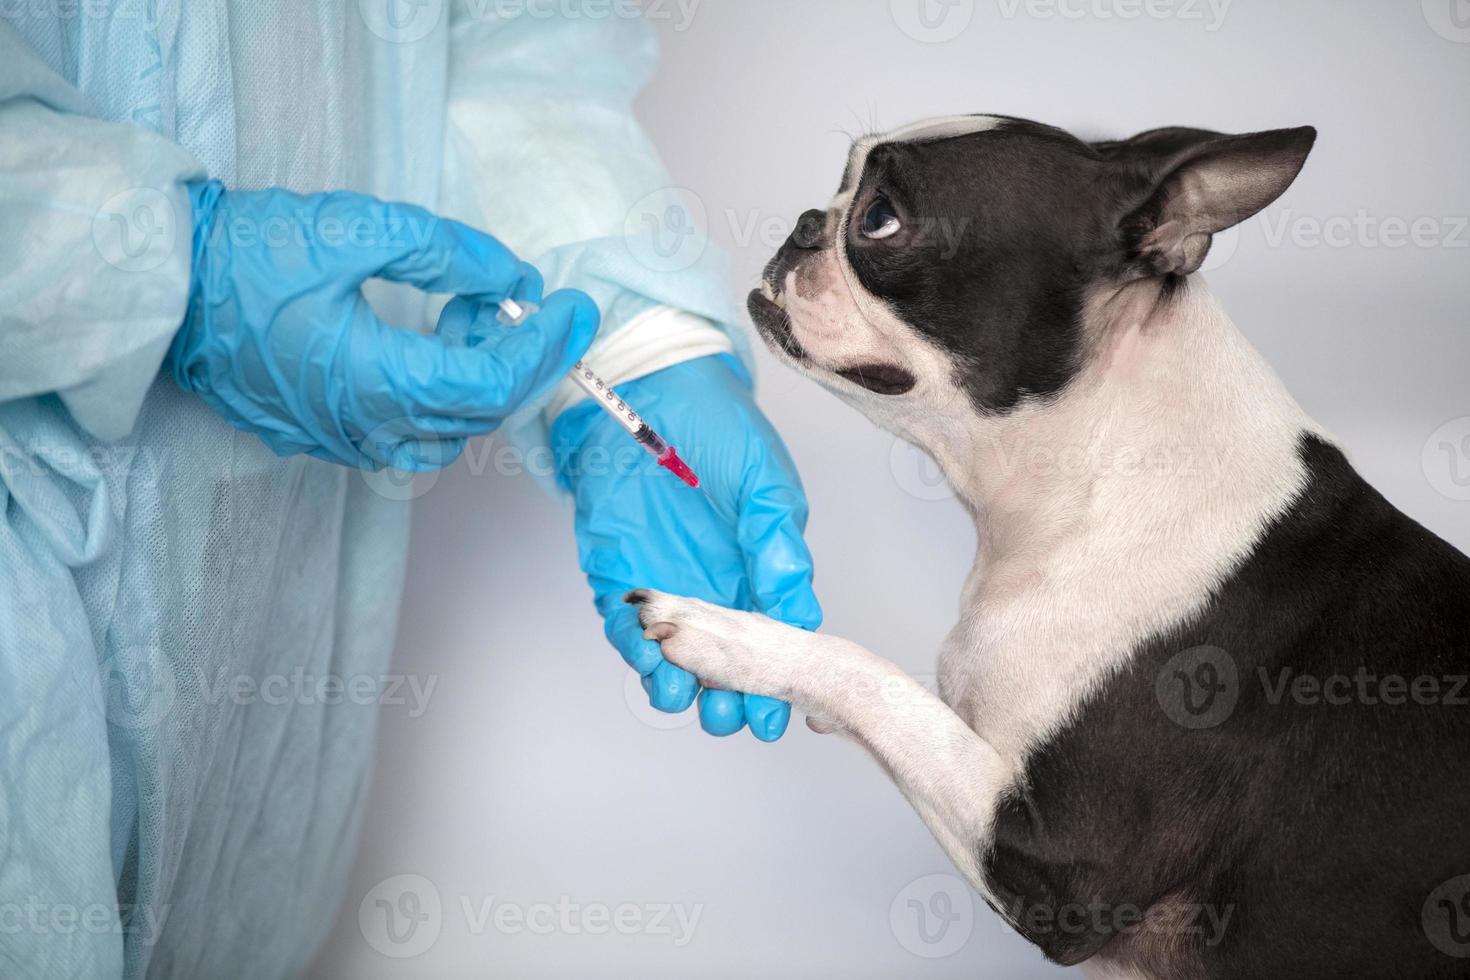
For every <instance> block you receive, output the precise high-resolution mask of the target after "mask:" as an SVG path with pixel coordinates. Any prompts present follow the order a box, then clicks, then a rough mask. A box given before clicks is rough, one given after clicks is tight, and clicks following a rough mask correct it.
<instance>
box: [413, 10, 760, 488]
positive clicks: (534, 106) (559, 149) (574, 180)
mask: <svg viewBox="0 0 1470 980" xmlns="http://www.w3.org/2000/svg"><path fill="white" fill-rule="evenodd" d="M499 6H500V5H496V4H484V3H477V2H474V0H456V2H455V3H454V4H453V5H452V21H451V26H450V29H451V39H450V83H449V115H448V118H449V127H448V137H447V139H448V143H449V145H448V147H447V152H446V172H445V181H444V186H443V191H442V193H441V209H442V210H444V211H445V212H446V213H448V214H449V215H451V216H453V217H456V218H459V219H460V220H463V221H466V222H467V223H469V224H473V225H476V226H478V227H482V228H485V229H487V230H489V231H490V232H492V233H493V234H496V235H498V236H501V237H502V238H503V240H504V241H505V243H506V244H507V245H508V246H510V248H511V249H512V250H513V251H515V252H516V253H517V254H519V255H521V256H524V257H526V258H527V259H528V260H530V261H531V262H532V263H533V264H534V265H536V266H537V267H538V268H539V269H540V270H541V272H542V274H543V275H544V276H545V277H546V284H547V289H548V290H551V289H558V288H563V287H575V288H577V289H581V290H583V291H584V292H586V293H588V294H589V295H591V296H592V298H593V299H594V300H595V301H596V302H597V305H598V307H599V308H600V309H601V311H602V316H603V319H602V324H603V325H602V333H601V335H600V337H599V341H598V344H597V345H594V347H593V350H592V352H591V354H590V355H589V358H590V360H591V362H592V363H593V364H594V365H597V366H599V368H600V369H602V368H605V367H606V363H605V362H601V361H599V349H600V348H601V347H602V346H603V345H605V343H606V342H607V340H608V339H609V335H610V334H615V333H617V332H619V331H621V330H623V329H624V328H625V327H627V326H628V325H629V324H630V323H633V322H635V321H640V320H641V321H646V320H647V319H648V316H649V314H653V313H658V312H661V311H681V312H682V313H684V314H692V315H693V316H692V317H687V316H686V317H684V318H683V320H682V322H684V323H687V324H690V325H691V329H692V330H693V331H695V332H698V331H699V329H700V325H702V326H703V328H704V329H705V331H706V334H707V335H708V333H713V332H714V331H716V330H717V331H719V332H720V333H722V334H723V335H724V336H723V337H719V336H718V334H716V336H717V338H718V340H719V341H720V343H721V346H722V347H723V349H724V350H726V351H733V352H734V353H736V354H737V355H738V356H741V357H742V358H743V359H744V358H745V355H746V354H747V353H748V352H747V349H746V347H745V341H744V339H743V334H742V333H741V332H740V331H739V330H738V329H736V327H735V324H736V323H737V322H738V321H739V319H740V313H739V310H738V309H737V308H736V307H735V306H734V305H733V303H732V299H731V294H730V291H729V285H728V282H727V278H726V264H725V261H724V257H723V256H722V255H721V254H720V253H719V252H718V250H717V249H715V248H714V247H712V246H709V245H708V244H707V237H706V235H705V233H704V229H703V228H700V230H699V231H697V232H695V233H693V236H692V237H690V238H688V239H686V240H683V241H682V247H680V248H678V249H677V250H673V249H672V248H671V245H672V243H673V242H675V241H678V240H679V239H677V238H676V237H673V236H677V235H678V234H680V229H681V228H683V227H684V226H685V225H686V224H687V225H689V226H690V227H693V226H695V225H698V224H699V218H700V216H699V214H698V212H699V211H700V210H702V208H701V206H700V205H699V203H698V202H697V200H694V199H692V197H691V196H690V195H689V194H687V193H683V194H679V193H676V192H675V190H674V189H673V188H671V186H670V185H671V181H670V179H669V176H668V174H667V173H666V172H665V170H664V167H663V164H662V163H661V162H660V160H659V158H658V154H657V152H656V151H655V150H654V148H653V145H652V144H651V143H650V142H649V140H648V137H647V136H646V135H645V134H644V132H643V131H642V129H641V127H640V126H639V124H638V122H637V120H636V119H635V118H634V115H633V99H634V97H635V96H636V95H637V94H638V92H639V90H640V89H641V88H642V87H643V85H644V84H645V83H646V82H647V80H648V78H649V76H650V75H651V74H652V71H653V66H654V63H655V61H656V59H657V54H658V52H657V45H656V43H655V38H654V35H653V31H652V29H651V28H650V27H649V25H648V24H646V23H644V22H643V20H641V19H640V18H637V17H630V16H627V13H626V12H619V10H618V6H617V5H616V4H613V5H610V6H609V7H608V9H607V11H606V12H605V13H606V15H605V16H601V17H590V16H580V17H572V16H549V15H550V14H551V13H552V8H553V5H540V6H542V7H544V9H543V10H541V11H540V12H539V14H538V15H535V16H533V15H532V14H531V11H533V10H535V9H536V8H537V7H538V5H535V4H523V5H509V6H506V10H507V11H508V12H511V13H514V14H515V15H514V16H503V17H497V16H494V12H495V11H496V10H497V9H498V7H499ZM669 208H674V209H675V211H673V212H672V213H673V214H674V215H675V217H673V218H671V219H670V221H671V224H672V225H673V227H672V228H659V227H656V226H655V223H656V221H661V220H662V219H663V218H664V217H665V216H666V215H669V214H670V213H671V212H670V211H669ZM686 217H687V218H688V219H689V220H688V221H687V222H686V221H685V219H686ZM660 232H665V233H667V234H666V235H665V240H664V241H654V240H653V238H652V236H653V235H655V234H658V233H660ZM671 251H672V252H673V254H670V252H671ZM711 325H713V327H711ZM707 339H708V338H707V336H706V341H707ZM650 345H651V346H649V347H646V348H645V349H642V350H639V351H637V352H634V353H633V354H631V355H630V354H629V352H628V351H626V350H625V351H623V352H622V355H621V358H620V359H621V360H622V361H623V362H625V363H627V362H628V361H629V360H630V357H631V359H632V361H633V362H634V363H639V364H640V366H641V368H642V370H641V371H634V372H631V373H629V372H626V371H616V370H614V372H613V373H616V374H618V375H619V376H618V377H610V378H609V379H608V380H610V381H613V382H614V383H617V382H619V381H622V380H627V379H629V378H630V377H634V376H638V374H640V373H648V372H649V371H652V370H656V369H657V368H659V367H663V366H667V365H669V364H671V363H678V362H680V361H684V360H691V359H693V358H695V357H698V356H704V355H707V354H711V353H719V352H720V351H719V350H712V349H709V347H708V343H707V342H706V343H704V344H701V343H699V342H698V341H693V340H692V339H691V337H690V335H689V334H688V332H687V331H682V330H681V329H680V328H679V327H677V326H674V327H672V328H670V329H668V330H662V331H657V332H656V336H654V337H653V338H652V339H651V341H650ZM546 402H547V399H542V401H541V402H540V403H538V404H535V405H532V406H529V407H528V409H527V410H525V411H523V412H521V413H520V414H519V416H518V417H517V418H515V419H512V420H511V422H510V423H508V424H507V427H506V430H505V431H506V434H507V435H508V436H509V437H510V438H511V439H512V440H513V441H515V442H516V443H518V444H520V445H521V446H522V448H531V447H536V446H543V445H545V444H546V442H547V430H548V426H549V423H550V421H552V420H551V419H549V418H547V417H546V416H547V413H546V412H545V411H544V409H545V405H546ZM542 475H549V474H542Z"/></svg>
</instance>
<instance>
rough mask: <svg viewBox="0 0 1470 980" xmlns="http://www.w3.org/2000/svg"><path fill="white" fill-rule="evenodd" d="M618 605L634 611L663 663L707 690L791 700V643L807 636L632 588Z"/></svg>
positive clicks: (696, 601)
mask: <svg viewBox="0 0 1470 980" xmlns="http://www.w3.org/2000/svg"><path fill="white" fill-rule="evenodd" d="M623 601H624V602H627V603H629V604H630V605H635V606H638V607H639V608H638V621H639V623H640V624H642V626H643V635H644V636H645V637H646V638H648V639H650V640H654V641H657V643H658V645H659V647H660V648H661V649H662V650H663V654H664V657H665V659H667V660H668V661H669V662H670V663H672V664H675V665H677V666H679V667H683V668H684V669H685V670H687V671H689V672H690V673H691V674H693V675H694V676H696V677H698V678H699V680H700V682H701V683H702V684H704V686H706V687H715V688H722V689H724V690H728V691H744V692H745V693H747V694H764V695H767V696H769V697H775V698H781V699H783V700H790V698H791V690H790V689H791V666H792V659H793V658H792V657H791V656H790V653H791V651H790V646H791V638H790V637H787V636H786V635H785V634H788V633H789V634H796V638H797V639H800V638H801V637H803V636H807V635H809V634H804V633H802V631H801V630H797V629H794V628H793V627H790V626H784V625H782V624H780V623H777V622H775V621H774V620H772V619H769V618H767V617H765V616H762V615H760V614H759V613H749V612H739V611H737V610H734V609H725V608H723V607H721V606H716V605H712V604H710V603H708V602H703V601H701V600H699V599H686V598H684V597H682V596H674V595H669V594H668V593H666V592H656V591H654V590H652V589H634V590H633V591H632V592H629V593H628V594H627V595H626V596H624V597H623Z"/></svg>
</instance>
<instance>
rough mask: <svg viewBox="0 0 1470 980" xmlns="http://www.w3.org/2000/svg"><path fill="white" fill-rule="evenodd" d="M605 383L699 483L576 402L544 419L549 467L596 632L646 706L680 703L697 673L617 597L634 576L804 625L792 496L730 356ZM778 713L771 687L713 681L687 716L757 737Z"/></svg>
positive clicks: (807, 621)
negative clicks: (759, 691) (625, 667)
mask: <svg viewBox="0 0 1470 980" xmlns="http://www.w3.org/2000/svg"><path fill="white" fill-rule="evenodd" d="M617 390H618V393H619V394H621V395H622V396H623V397H624V398H626V399H627V400H628V404H629V405H631V406H633V407H634V408H635V409H636V410H637V411H638V413H639V414H640V415H642V416H643V417H644V419H646V420H647V421H648V423H649V424H650V425H651V426H653V428H654V429H655V430H656V431H657V432H658V433H659V434H660V435H662V436H663V437H664V438H665V439H666V440H667V441H668V442H669V444H670V445H672V446H674V447H675V448H676V449H677V450H678V451H679V455H680V456H681V457H682V458H683V459H684V460H685V461H686V462H688V463H689V465H690V467H691V468H693V470H694V471H695V473H697V474H698V475H699V478H700V482H701V487H702V489H703V490H704V493H701V492H700V491H699V490H693V489H690V488H689V487H687V486H685V485H684V484H683V483H681V482H679V480H678V479H677V478H676V477H675V476H674V475H673V474H671V473H669V472H667V471H665V470H663V469H660V468H659V467H658V465H657V464H656V463H655V462H654V460H653V458H652V457H650V456H649V455H648V454H647V453H645V452H644V451H643V450H642V449H641V448H640V447H639V446H638V445H637V444H636V443H635V442H633V440H632V439H630V438H629V437H628V434H627V433H626V432H625V431H624V430H623V429H621V428H619V427H618V425H617V424H616V423H615V422H614V421H613V420H612V419H609V418H608V417H607V416H606V415H604V414H603V412H602V411H601V410H600V409H598V408H597V406H595V405H593V404H591V403H590V402H588V403H583V404H580V405H575V406H573V407H572V408H570V409H568V410H567V411H566V412H564V413H562V415H561V417H560V418H558V419H557V421H556V423H555V425H554V426H553V428H552V445H553V447H554V449H555V451H556V457H557V467H558V475H559V479H560V480H561V481H562V483H563V484H564V485H566V486H567V487H569V488H570V489H571V490H572V492H573V494H574V495H575V498H576V504H577V517H576V529H577V548H578V551H579V552H580V556H581V562H582V570H583V571H584V572H586V573H587V580H588V582H589V583H590V584H591V586H592V590H593V592H594V593H595V595H596V602H597V608H598V610H599V611H600V612H601V613H602V616H603V620H604V626H605V630H606V633H607V638H608V639H609V640H610V641H611V642H612V644H613V646H615V647H617V649H618V652H620V653H621V654H622V655H623V659H624V660H626V661H627V662H628V664H629V666H631V667H632V668H633V669H634V670H636V671H638V673H639V674H640V675H642V677H643V687H644V690H646V691H647V692H648V696H649V701H650V702H651V703H652V705H653V706H654V707H655V708H657V709H659V710H660V711H668V712H677V711H683V710H684V709H686V708H688V707H689V705H690V704H691V703H692V702H693V700H694V697H695V695H696V694H697V693H699V682H698V681H697V680H695V678H694V676H693V675H692V674H690V673H689V672H688V671H685V670H682V669H680V668H679V667H676V666H674V665H673V664H671V663H669V662H668V661H666V660H664V659H663V655H662V654H661V653H660V652H659V647H658V644H657V643H654V642H652V641H651V640H645V639H644V638H643V628H642V627H641V626H639V625H638V614H637V611H636V610H635V609H634V608H633V607H632V606H629V605H627V604H626V603H624V602H623V594H624V593H626V592H627V591H628V590H629V589H632V588H635V587H638V586H648V587H651V588H655V589H662V590H664V591H667V592H673V593H675V594H678V595H688V596H694V597H696V598H700V599H705V600H708V601H710V602H715V603H719V604H720V605H723V606H728V607H732V608H736V609H755V610H759V611H761V612H764V613H766V614H767V615H769V616H772V617H774V618H776V619H779V620H782V621H784V622H787V623H790V624H792V625H794V626H800V627H804V628H806V629H816V628H817V626H818V625H819V624H820V623H821V620H822V610H821V607H820V606H819V605H818V604H817V598H816V596H815V595H814V594H813V593H812V560H811V554H810V552H808V550H807V547H806V542H805V540H804V539H803V537H802V532H803V531H804V530H805V528H806V517H807V507H806V495H805V494H804V493H803V492H802V489H801V480H800V478H799V477H798V476H797V473H796V467H795V466H794V465H793V464H792V462H791V457H790V455H789V454H788V453H787V452H786V447H785V446H784V445H783V444H782V442H781V437H780V436H778V435H777V434H776V431H775V430H774V429H773V428H772V427H771V423H770V422H768V421H767V420H766V417H765V416H764V415H762V414H761V411H760V409H759V408H757V407H756V404H755V400H754V399H753V398H752V396H751V391H750V381H749V378H748V376H747V375H746V374H745V372H744V369H743V368H741V366H740V364H739V362H738V361H736V360H735V359H734V358H733V357H730V356H727V355H722V356H719V357H702V358H698V359H696V360H693V361H686V362H685V363H683V364H676V365H674V366H673V367H669V368H665V369H663V370H662V371H657V372H655V373H653V374H650V375H648V376H647V377H643V378H639V379H637V380H635V381H630V382H628V383H627V384H623V385H619V386H618V387H617ZM706 494H708V496H706ZM790 719H791V708H790V706H789V705H787V704H785V703H784V702H781V701H775V700H773V699H771V698H766V697H759V696H756V695H750V694H737V693H734V692H731V691H716V690H707V691H705V692H704V693H703V694H701V695H700V698H699V720H700V723H701V724H702V725H703V726H704V730H705V731H707V732H709V733H710V734H713V735H730V734H733V733H735V732H737V731H739V730H740V729H741V727H743V726H744V725H746V724H747V723H748V724H749V725H750V729H751V732H752V733H753V734H754V735H755V736H756V738H759V739H761V740H762V741H767V742H770V741H774V740H775V739H778V738H780V737H781V735H782V733H784V732H785V731H786V725H787V723H788V722H789V721H790Z"/></svg>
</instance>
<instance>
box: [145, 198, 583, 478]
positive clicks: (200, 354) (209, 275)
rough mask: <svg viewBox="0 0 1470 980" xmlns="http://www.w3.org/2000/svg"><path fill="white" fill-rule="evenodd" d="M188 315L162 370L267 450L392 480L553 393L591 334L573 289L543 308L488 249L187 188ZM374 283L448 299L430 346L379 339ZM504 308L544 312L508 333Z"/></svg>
mask: <svg viewBox="0 0 1470 980" xmlns="http://www.w3.org/2000/svg"><path fill="white" fill-rule="evenodd" d="M189 190H190V200H191V202H192V204H193V208H194V238H193V246H194V265H193V275H192V277H191V282H190V296H189V309H188V314H187V316H186V318H185V320H184V325H183V327H182V328H181V329H180V330H179V332H178V334H177V336H176V337H175V338H174V342H173V345H172V346H171V347H170V349H169V353H168V358H167V361H166V364H165V367H166V368H167V369H168V370H169V371H170V372H171V373H172V374H173V376H174V378H175V379H176V380H177V381H178V383H179V384H180V385H181V386H182V387H183V388H184V389H185V390H188V391H193V392H197V393H198V394H199V395H200V397H202V398H203V399H204V400H205V401H207V402H208V403H209V404H210V406H211V407H212V408H214V410H215V411H217V412H218V413H219V414H220V415H222V416H223V417H224V418H225V420H226V421H228V422H229V423H230V424H231V425H233V426H235V427H236V428H237V429H243V430H245V431H247V432H253V433H255V434H257V435H259V436H260V438H261V439H263V440H264V441H265V443H266V445H268V446H269V447H270V448H271V449H272V450H274V451H275V452H276V453H277V454H279V455H282V456H286V455H292V454H295V453H307V454H309V455H312V456H315V457H317V458H318V459H324V460H327V461H329V462H334V463H341V464H343V465H346V466H367V467H372V468H378V467H381V466H393V467H396V468H398V469H401V470H423V469H433V468H435V467H438V466H443V465H447V464H448V463H450V462H453V461H454V459H455V458H457V457H458V456H459V454H460V452H461V451H462V450H463V449H464V443H465V440H466V439H467V438H469V437H471V436H476V435H481V434H483V433H486V432H490V431H492V430H493V429H495V427H496V426H498V425H499V424H500V422H501V421H502V420H503V419H504V418H505V417H506V416H507V415H509V414H510V413H511V412H513V411H515V409H516V408H518V407H519V406H520V405H521V404H522V403H523V402H525V401H526V400H527V399H529V398H532V397H534V396H535V395H536V394H537V393H538V392H539V391H541V390H543V389H545V388H546V387H548V386H550V385H551V384H552V383H554V382H555V381H556V380H557V379H558V378H560V377H561V376H562V375H564V374H565V373H566V372H567V371H568V370H569V369H570V368H571V366H572V364H574V363H575V362H576V360H577V359H578V358H579V357H581V356H582V353H583V351H585V350H586V348H587V345H588V344H590V343H591V342H592V338H593V336H594V335H595V334H596V332H597V324H598V319H599V317H598V312H597V307H596V306H595V305H594V304H593V303H592V301H591V300H590V299H589V298H588V297H587V296H585V295H584V294H582V293H579V292H576V291H574V290H564V291H560V292H556V293H553V294H551V295H550V296H547V297H545V298H544V299H543V298H542V296H541V289H542V282H541V276H540V274H539V273H537V272H536V270H535V269H534V268H533V267H531V266H529V265H527V264H526V263H524V262H521V261H519V260H517V259H516V257H515V256H514V255H512V254H511V252H510V251H509V250H508V249H506V248H505V246H503V245H501V244H500V243H499V242H497V241H496V240H495V239H493V238H491V237H489V236H488V235H484V234H482V233H480V232H478V231H475V230H474V229H472V228H469V227H466V226H465V225H462V224H459V223H458V222H454V221H449V220H447V219H443V218H439V217H437V216H435V215H433V214H431V213H430V212H428V211H425V210H423V209H421V208H417V207H414V206H412V205H407V204H388V203H384V202H382V201H378V200H376V199H374V198H371V197H366V196H363V195H360V194H351V193H334V194H315V195H310V196H301V195H297V194H291V193H288V192H286V191H280V190H265V191H226V190H224V189H223V187H222V186H221V185H220V184H219V183H218V182H217V181H209V182H201V183H197V184H191V185H190V188H189ZM371 278H380V279H387V280H393V281H396V282H405V283H409V284H411V285H413V286H416V287H418V288H419V289H423V290H426V291H430V292H439V293H454V294H456V298H455V299H453V300H451V301H450V302H449V304H448V305H447V306H446V307H445V308H444V312H443V313H442V315H441V316H440V318H439V324H438V329H437V331H436V332H435V335H434V336H424V335H421V334H418V333H415V332H414V331H412V330H405V329H399V328H394V327H390V326H389V325H387V324H386V323H384V322H383V321H382V320H380V319H378V317H377V316H376V315H375V314H374V313H373V311H372V308H371V307H370V306H369V305H368V303H367V300H366V299H365V298H364V297H363V295H362V292H361V286H362V284H363V283H364V282H365V281H366V280H368V279H371ZM506 296H511V297H514V298H515V299H517V300H519V301H522V302H523V303H537V304H539V306H540V311H539V312H538V313H537V314H536V315H535V316H533V317H531V318H530V319H529V320H527V321H526V322H525V323H524V324H522V325H521V326H519V327H517V328H515V329H514V330H511V329H508V328H506V327H504V326H502V325H501V324H500V323H499V322H498V321H497V319H496V314H497V313H498V307H497V306H496V305H495V302H496V301H498V300H500V299H502V298H504V297H506Z"/></svg>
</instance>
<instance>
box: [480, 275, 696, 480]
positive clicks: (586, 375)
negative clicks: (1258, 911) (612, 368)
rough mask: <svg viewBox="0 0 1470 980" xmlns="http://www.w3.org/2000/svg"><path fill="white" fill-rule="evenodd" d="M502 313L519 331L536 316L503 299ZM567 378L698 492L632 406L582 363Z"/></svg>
mask: <svg viewBox="0 0 1470 980" xmlns="http://www.w3.org/2000/svg"><path fill="white" fill-rule="evenodd" d="M500 312H501V322H502V323H504V324H505V325H506V326H510V327H518V326H520V325H521V324H522V323H525V322H526V318H527V317H529V316H531V315H532V314H533V313H535V312H536V309H535V308H534V306H533V305H532V304H521V303H518V302H516V301H515V300H513V299H503V300H501V301H500ZM567 376H568V377H570V378H571V379H572V380H573V381H575V382H577V384H578V385H580V386H581V388H582V390H583V391H585V392H587V395H588V396H589V397H590V398H591V399H592V400H593V401H594V402H596V403H597V404H598V405H599V406H600V407H601V408H602V410H603V411H604V412H606V413H607V414H609V415H611V416H612V417H613V418H615V419H617V421H618V424H619V425H621V426H622V427H623V428H624V429H626V430H628V434H629V435H631V436H632V437H633V438H634V439H636V440H637V441H638V445H640V446H642V447H643V448H644V449H646V450H648V452H649V453H651V454H652V455H653V456H654V457H655V458H657V459H658V465H660V466H662V467H663V468H664V469H666V470H668V471H669V472H670V473H673V474H674V475H675V476H677V477H678V478H679V479H681V480H683V481H684V482H685V483H687V484H688V485H689V486H691V487H695V488H697V487H698V486H699V477H697V476H695V475H694V471H693V470H691V469H690V468H689V467H688V465H686V464H685V462H684V461H683V460H682V459H680V458H679V454H678V453H676V452H675V451H674V447H673V446H671V445H669V444H668V443H667V442H664V440H663V438H662V437H661V436H660V435H659V434H658V433H657V432H654V431H653V427H652V426H650V425H649V424H648V423H647V422H645V421H643V419H642V417H641V416H639V414H638V413H637V412H635V411H633V408H632V406H631V405H629V404H628V403H627V402H625V401H623V399H622V398H621V397H619V396H618V393H617V392H615V391H613V389H612V386H611V385H609V384H608V383H607V382H606V381H603V380H602V379H601V378H599V377H598V376H597V375H596V374H594V373H592V371H591V370H589V369H588V367H587V365H585V364H583V363H582V362H581V361H578V362H577V363H576V364H573V365H572V370H571V371H570V372H569V373H568V375H567Z"/></svg>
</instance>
